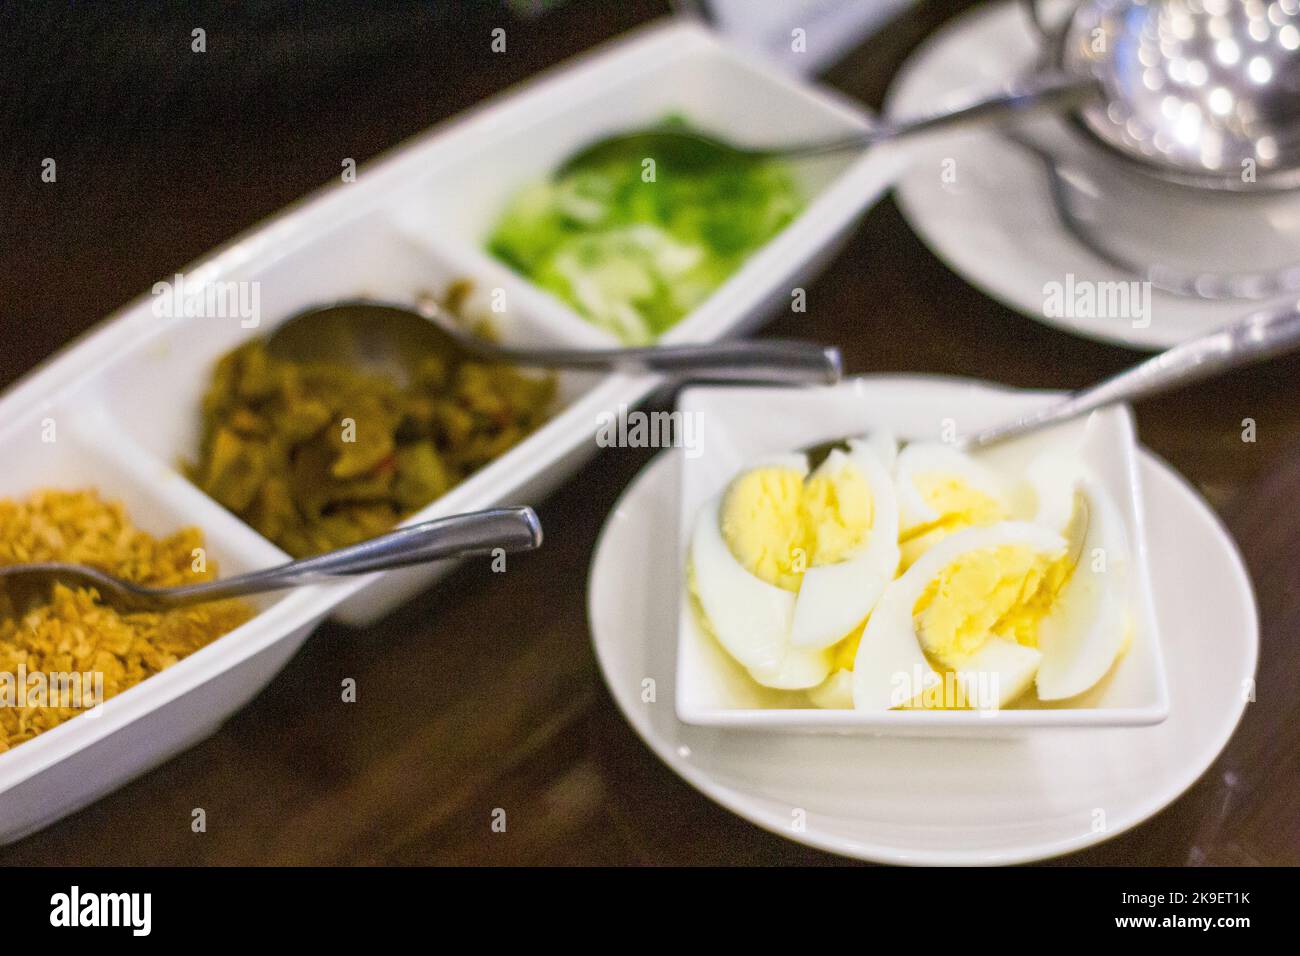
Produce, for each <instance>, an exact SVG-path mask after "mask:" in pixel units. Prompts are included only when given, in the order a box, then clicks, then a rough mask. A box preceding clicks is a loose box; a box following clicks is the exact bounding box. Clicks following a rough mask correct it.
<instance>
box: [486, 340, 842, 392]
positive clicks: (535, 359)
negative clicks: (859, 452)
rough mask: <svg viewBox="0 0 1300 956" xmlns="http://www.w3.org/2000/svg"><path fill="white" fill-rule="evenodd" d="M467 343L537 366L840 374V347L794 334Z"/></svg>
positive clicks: (832, 377)
mask: <svg viewBox="0 0 1300 956" xmlns="http://www.w3.org/2000/svg"><path fill="white" fill-rule="evenodd" d="M469 344H471V347H473V348H475V349H477V350H478V351H480V352H481V353H484V354H486V355H488V356H491V357H495V358H498V359H501V360H503V361H507V362H517V363H519V364H521V365H531V366H534V367H538V368H568V369H591V370H600V371H610V370H615V371H620V372H631V373H637V374H646V373H649V374H655V375H666V376H669V377H671V378H693V379H708V380H712V381H743V382H774V383H787V384H825V385H833V384H835V383H836V382H838V381H839V380H840V377H841V376H842V375H843V362H842V361H841V359H840V352H839V349H836V348H830V347H827V346H823V345H818V344H817V343H815V342H799V341H793V340H776V339H766V340H761V341H752V342H716V343H711V344H708V345H653V346H647V347H645V348H612V349H532V348H529V349H512V348H509V347H507V346H500V345H493V344H487V343H483V342H482V340H479V341H478V342H475V343H469ZM485 345H486V347H485Z"/></svg>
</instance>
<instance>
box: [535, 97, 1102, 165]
mask: <svg viewBox="0 0 1300 956" xmlns="http://www.w3.org/2000/svg"><path fill="white" fill-rule="evenodd" d="M1100 93H1101V84H1100V83H1099V82H1098V81H1097V80H1095V79H1093V78H1092V77H1080V76H1075V75H1071V74H1068V73H1060V72H1044V73H1041V74H1037V75H1035V76H1031V77H1028V78H1027V79H1024V80H1021V81H1019V82H1017V83H1015V84H1013V85H1012V86H1011V88H1010V89H1009V90H1007V91H1006V92H1003V93H998V94H995V95H993V96H988V97H983V98H981V99H978V100H975V101H973V102H971V103H969V104H967V105H966V106H963V107H961V108H959V109H955V110H951V111H947V112H942V113H934V114H930V115H928V116H922V117H919V118H916V119H911V120H899V121H892V120H888V119H883V118H882V119H880V120H879V122H877V123H874V124H873V125H872V126H871V127H870V128H869V129H866V130H862V131H860V132H856V133H850V134H848V135H846V136H837V137H834V138H831V139H825V140H817V141H814V142H811V143H809V142H804V143H789V144H781V145H777V144H774V145H770V146H737V145H736V144H734V143H728V142H726V141H724V140H721V139H717V138H716V137H713V136H710V135H708V134H707V133H702V132H699V131H697V130H693V129H677V128H673V127H664V128H662V129H650V130H646V129H642V130H638V131H634V132H626V133H616V134H614V135H612V136H607V137H605V138H603V139H599V140H597V141H595V142H593V143H590V144H589V145H587V146H584V147H583V148H581V149H579V150H578V151H577V152H576V153H574V154H573V155H572V156H570V157H569V158H568V159H566V160H565V161H564V162H563V163H562V164H561V165H560V167H559V169H558V170H557V171H556V175H559V176H563V175H564V174H566V173H570V172H573V171H574V170H577V169H580V168H582V167H584V166H592V165H597V164H600V163H603V162H607V161H609V160H613V159H623V158H627V157H635V158H636V159H637V160H638V161H640V159H641V158H642V157H647V156H650V157H654V159H655V161H656V162H657V163H659V164H661V165H663V166H664V167H666V168H668V169H687V170H694V169H704V168H708V167H709V166H713V165H724V164H733V165H734V164H735V163H737V162H754V161H757V160H765V159H806V158H808V157H812V156H824V155H826V154H829V153H838V152H844V151H847V150H858V149H864V148H866V147H867V146H872V145H874V144H876V143H882V142H885V141H887V140H895V139H903V138H905V137H909V136H915V135H918V134H920V133H926V132H931V131H934V130H939V129H947V128H950V127H957V126H962V125H965V124H968V123H978V122H989V121H994V120H999V119H1007V118H1009V117H1012V116H1016V115H1023V114H1025V113H1026V112H1034V111H1037V110H1041V109H1058V110H1059V109H1065V108H1069V107H1072V106H1076V105H1078V104H1079V103H1081V102H1083V101H1085V100H1088V99H1095V98H1096V97H1097V96H1099V95H1100Z"/></svg>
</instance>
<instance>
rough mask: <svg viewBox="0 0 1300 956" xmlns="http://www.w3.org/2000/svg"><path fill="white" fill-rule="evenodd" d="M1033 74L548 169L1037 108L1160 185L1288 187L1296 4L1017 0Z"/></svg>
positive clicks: (865, 134) (680, 162) (1295, 147)
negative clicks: (868, 116)
mask: <svg viewBox="0 0 1300 956" xmlns="http://www.w3.org/2000/svg"><path fill="white" fill-rule="evenodd" d="M1024 2H1025V4H1026V6H1027V8H1028V10H1029V12H1030V15H1031V18H1032V20H1033V22H1034V24H1035V26H1036V27H1037V28H1038V30H1039V32H1040V33H1042V35H1043V38H1044V40H1045V41H1046V43H1047V47H1048V48H1047V49H1046V50H1045V51H1044V52H1045V54H1046V57H1045V59H1046V61H1047V62H1046V65H1045V66H1042V67H1040V68H1039V70H1038V72H1035V73H1034V74H1032V75H1030V76H1029V77H1027V78H1025V79H1023V80H1020V81H1018V82H1016V83H1014V84H1012V86H1011V87H1010V89H1009V90H1008V91H1007V92H1005V93H1001V94H998V95H994V96H990V97H985V98H983V99H979V100H976V101H975V102H973V103H971V104H969V105H966V106H963V107H961V108H959V109H955V110H951V111H948V112H941V113H934V114H930V115H927V116H923V117H920V118H918V119H911V120H889V119H882V120H880V122H879V123H877V124H875V125H873V126H872V127H870V128H869V129H866V130H863V131H861V132H857V133H852V134H850V135H848V136H840V137H836V138H833V139H829V140H824V141H819V142H813V143H793V144H787V145H762V146H752V147H742V146H736V145H734V144H731V143H726V142H723V141H722V140H718V139H715V138H714V137H712V136H708V135H706V134H704V133H699V132H696V131H693V130H689V129H674V128H671V127H667V128H663V129H657V130H641V131H637V132H629V133H620V134H616V135H613V136H610V137H607V138H605V139H601V140H598V141H596V142H594V143H591V144H590V145H588V146H585V147H583V148H582V149H580V150H578V152H577V153H575V154H574V155H572V156H570V157H569V159H567V160H566V161H565V162H564V163H563V164H562V165H561V166H560V168H559V174H560V175H563V174H564V173H567V172H572V171H574V170H576V169H578V168H580V167H582V166H587V165H592V164H597V163H601V162H605V161H608V160H612V159H628V158H635V160H636V161H638V162H639V161H640V160H641V159H642V158H644V157H654V158H655V161H656V162H657V163H659V164H661V165H663V166H665V167H668V168H672V167H674V166H676V167H677V168H678V169H683V168H684V169H688V170H690V169H699V168H704V167H707V166H708V165H710V164H721V163H735V162H743V161H752V160H762V159H773V158H777V157H783V158H802V157H807V156H820V155H823V154H826V153H834V152H840V151H844V150H856V149H863V148H865V147H867V146H870V145H873V144H876V143H880V142H883V141H886V140H895V139H903V138H904V137H908V136H912V135H914V134H918V133H924V132H928V131H932V130H938V129H946V128H948V127H953V126H958V125H962V124H966V123H972V122H985V121H991V120H1005V119H1008V118H1012V117H1017V116H1024V115H1026V114H1035V113H1037V112H1039V111H1041V110H1043V109H1056V110H1070V111H1075V113H1076V122H1077V125H1078V126H1079V127H1080V128H1081V129H1083V130H1085V131H1086V132H1088V133H1089V134H1090V135H1091V136H1092V137H1093V138H1094V139H1095V140H1096V141H1097V142H1098V143H1100V144H1102V145H1103V146H1105V147H1107V148H1108V149H1110V150H1111V151H1113V152H1114V153H1116V154H1118V155H1120V156H1123V157H1124V158H1125V159H1127V160H1129V161H1131V162H1132V163H1134V164H1135V166H1136V167H1137V168H1138V169H1140V170H1141V171H1143V172H1146V173H1149V174H1151V175H1153V176H1155V177H1157V178H1159V179H1162V180H1165V181H1169V182H1178V183H1183V184H1186V185H1192V186H1199V187H1202V188H1207V189H1214V190H1226V191H1250V190H1256V189H1259V190H1272V189H1290V188H1293V187H1296V186H1298V185H1300V95H1298V94H1300V7H1297V5H1296V4H1295V3H1293V2H1291V0H1284V2H1280V3H1272V4H1264V3H1261V2H1260V0H1218V2H1216V3H1213V4H1211V3H1205V4H1199V3H1187V2H1185V0H1082V2H1080V3H1077V4H1076V5H1074V7H1073V8H1072V11H1071V13H1070V16H1069V17H1067V18H1066V20H1065V22H1064V23H1063V24H1062V25H1061V26H1060V27H1059V28H1058V29H1056V30H1049V29H1048V28H1047V27H1045V26H1044V25H1043V20H1042V17H1041V16H1040V15H1039V12H1038V8H1037V5H1036V2H1035V0H1024Z"/></svg>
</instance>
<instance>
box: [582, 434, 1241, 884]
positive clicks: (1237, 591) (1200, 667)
mask: <svg viewBox="0 0 1300 956" xmlns="http://www.w3.org/2000/svg"><path fill="white" fill-rule="evenodd" d="M677 454H678V453H677V452H668V453H665V454H662V455H660V456H659V457H658V458H657V459H655V461H654V462H653V463H651V465H649V466H648V467H647V468H646V469H645V470H644V471H643V472H642V473H641V474H640V475H639V476H638V477H637V478H636V479H635V480H634V481H633V482H632V484H631V485H630V486H629V487H628V489H627V490H626V491H625V492H624V493H623V496H622V498H621V499H620V500H619V502H618V504H617V505H616V507H615V508H614V510H613V512H612V513H611V514H610V516H609V518H608V520H607V522H606V524H605V527H604V529H603V531H602V532H601V536H600V540H599V542H598V543H597V547H596V552H595V556H594V558H593V560H592V567H591V575H590V580H589V585H588V614H589V616H590V622H591V631H592V636H593V642H594V644H595V649H596V656H597V658H598V660H599V662H600V667H601V670H602V672H603V674H604V676H605V680H606V682H607V683H608V685H609V688H610V691H611V693H612V694H613V696H614V699H615V700H616V701H617V702H618V705H619V707H620V708H621V709H622V711H623V713H624V715H625V716H626V717H627V719H628V721H629V723H631V724H632V726H633V728H634V729H635V730H636V731H637V733H638V734H640V735H641V737H642V738H643V739H644V740H645V742H646V743H647V744H648V745H649V746H650V748H651V749H652V750H653V751H654V752H655V753H656V754H658V755H659V757H660V758H661V759H662V760H663V761H664V762H665V763H666V764H668V766H669V767H671V768H672V769H673V770H674V771H675V772H676V773H678V774H679V775H681V776H682V777H683V778H684V779H685V780H687V781H688V782H689V783H691V784H692V785H693V786H695V787H696V788H697V789H699V790H700V791H701V792H703V793H704V794H705V795H707V796H709V797H711V798H712V799H713V800H715V801H717V802H718V803H720V804H721V805H722V806H724V807H726V808H728V809H729V810H731V811H733V812H734V813H736V814H738V815H740V816H742V817H744V818H745V819H747V820H750V821H752V822H753V823H756V824H758V825H759V826H761V827H764V828H765V829H768V830H770V831H772V832H773V833H777V834H780V835H781V836H785V837H788V838H790V839H792V840H796V841H798V842H801V843H806V844H809V845H810V846H814V847H818V848H820V849H823V850H828V851H830V852H833V853H840V854H844V855H845V856H852V857H858V858H860V859H864V860H874V861H878V862H887V863H906V864H935V865H975V864H994V863H999V864H1000V863H1022V862H1027V861H1031V860H1039V859H1044V858H1047V857H1052V856H1057V855H1059V854H1062V853H1069V852H1072V851H1075V850H1080V849H1083V848H1084V847H1087V846H1091V845H1092V844H1095V843H1099V842H1101V841H1103V840H1105V839H1107V838H1109V837H1112V836H1115V835H1116V834H1118V833H1121V832H1123V831H1124V830H1127V829H1128V828H1130V827H1132V826H1135V825H1137V824H1138V823H1141V822H1142V821H1143V820H1146V819H1147V818H1148V817H1150V816H1152V815H1153V814H1155V813H1156V812H1158V811H1159V810H1161V809H1162V808H1163V807H1165V806H1166V805H1168V804H1169V803H1170V802H1172V801H1173V800H1174V799H1175V798H1177V797H1178V796H1179V795H1180V794H1181V793H1182V792H1183V791H1184V790H1186V789H1187V788H1188V787H1189V786H1191V785H1192V783H1194V782H1195V781H1196V779H1197V778H1198V777H1199V776H1200V775H1201V774H1202V773H1203V772H1204V771H1205V769H1206V768H1207V767H1209V765H1210V764H1211V763H1212V762H1213V761H1214V759H1215V757H1216V756H1218V754H1219V752H1220V751H1221V750H1222V749H1223V747H1224V746H1225V745H1226V744H1227V742H1228V738H1229V737H1230V736H1231V735H1232V732H1233V729H1234V728H1235V727H1236V726H1237V721H1238V720H1239V719H1240V717H1241V714H1242V711H1243V709H1244V707H1245V699H1244V698H1245V695H1244V693H1243V684H1242V682H1243V681H1245V680H1247V679H1250V678H1252V677H1253V675H1254V673H1255V661H1256V656H1257V653H1258V621H1257V618H1256V613H1255V603H1254V597H1253V594H1252V591H1251V587H1250V583H1249V581H1248V579H1247V577H1246V571H1245V569H1244V567H1243V566H1242V562H1241V558H1240V556H1239V555H1238V553H1237V550H1236V547H1235V546H1234V544H1233V542H1232V540H1231V539H1230V538H1229V537H1228V534H1227V532H1226V531H1224V529H1223V527H1222V526H1221V525H1220V524H1219V522H1218V520H1217V519H1216V518H1215V517H1214V515H1213V514H1212V513H1211V511H1210V510H1209V508H1208V506H1206V504H1205V503H1204V502H1203V501H1202V500H1201V499H1200V497H1199V496H1198V495H1197V494H1196V493H1195V492H1194V491H1193V490H1192V489H1191V488H1190V487H1189V486H1188V485H1187V484H1186V483H1185V481H1184V480H1183V479H1182V478H1180V477H1179V476H1178V475H1177V474H1176V473H1174V472H1173V471H1172V470H1171V469H1170V468H1169V467H1168V466H1166V465H1164V464H1163V463H1161V462H1160V461H1158V460H1157V459H1156V458H1154V457H1153V456H1152V455H1150V454H1149V453H1146V452H1144V453H1143V456H1142V463H1141V474H1142V481H1143V487H1144V495H1143V497H1144V500H1145V505H1146V513H1147V522H1148V529H1149V540H1150V545H1151V555H1152V569H1151V571H1152V578H1153V581H1154V589H1155V605H1156V613H1157V615H1158V617H1159V622H1160V633H1161V635H1162V638H1163V640H1164V641H1165V657H1166V659H1167V666H1168V671H1169V685H1170V686H1169V692H1170V708H1169V717H1168V719H1167V720H1166V721H1165V722H1164V723H1162V724H1159V725H1156V726H1153V727H1141V728H1123V729H1118V728H1116V729H1097V730H1092V729H1089V730H1079V729H1075V730H1055V729H1053V730H1042V731H1034V732H1032V733H1030V734H1029V735H1027V736H1025V737H1023V738H1019V739H998V740H992V739H990V740H970V739H965V740H962V739H934V738H903V737H896V738H889V737H844V736H830V735H820V736H818V735H800V734H780V733H764V732H756V731H737V730H727V729H718V728H707V727H692V726H688V725H686V724H683V723H681V722H680V721H679V720H678V719H677V715H676V713H675V712H674V708H673V700H674V696H675V687H674V672H675V667H674V663H675V655H676V626H677V605H676V602H677V594H678V591H677V580H678V579H677V569H676V568H675V567H674V562H675V560H676V547H675V542H676V539H675V536H674V535H673V534H670V533H666V530H665V522H672V521H675V517H674V516H676V514H677V501H676V499H677V493H678V492H677V485H678V465H679V462H678V459H677V458H676V457H675V456H676V455H677ZM1162 558H1163V560H1162ZM646 678H652V679H653V680H654V681H655V685H656V693H655V702H654V703H643V702H642V688H643V683H642V682H643V681H644V680H645V679H646ZM800 824H802V829H800V828H799V825H800Z"/></svg>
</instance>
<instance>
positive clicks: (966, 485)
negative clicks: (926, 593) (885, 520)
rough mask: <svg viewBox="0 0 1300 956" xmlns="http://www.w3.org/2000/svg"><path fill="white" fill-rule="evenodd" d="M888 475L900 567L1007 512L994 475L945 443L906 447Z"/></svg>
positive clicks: (1005, 496) (1001, 486) (1004, 516)
mask: <svg viewBox="0 0 1300 956" xmlns="http://www.w3.org/2000/svg"><path fill="white" fill-rule="evenodd" d="M894 475H895V482H896V484H897V488H898V515H899V531H900V533H901V539H902V542H903V549H902V550H903V553H902V559H903V566H904V567H907V566H910V565H911V563H912V562H913V561H915V560H916V559H917V558H918V557H919V556H920V555H921V554H923V553H924V552H925V551H927V550H929V549H930V548H931V547H933V546H934V544H935V543H936V542H938V541H940V540H942V539H943V538H945V537H947V536H948V535H949V534H952V533H953V532H954V531H960V530H961V529H963V528H973V527H986V526H988V525H992V524H995V523H996V522H999V521H1003V520H1005V519H1007V518H1009V517H1010V516H1011V505H1010V496H1009V494H1008V490H1007V488H1006V487H1005V486H1004V483H1003V481H1002V479H1001V478H1000V477H999V476H998V475H997V473H995V472H994V471H993V470H992V469H990V468H988V467H986V466H985V465H983V464H981V463H980V462H977V461H976V460H975V459H973V458H971V457H970V456H969V455H967V454H965V453H963V452H960V451H958V450H957V449H956V448H953V447H951V446H949V445H944V444H940V443H938V442H914V443H912V444H909V445H907V446H906V447H904V448H903V450H902V451H900V452H899V453H898V463H897V465H896V467H895V472H894Z"/></svg>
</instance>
